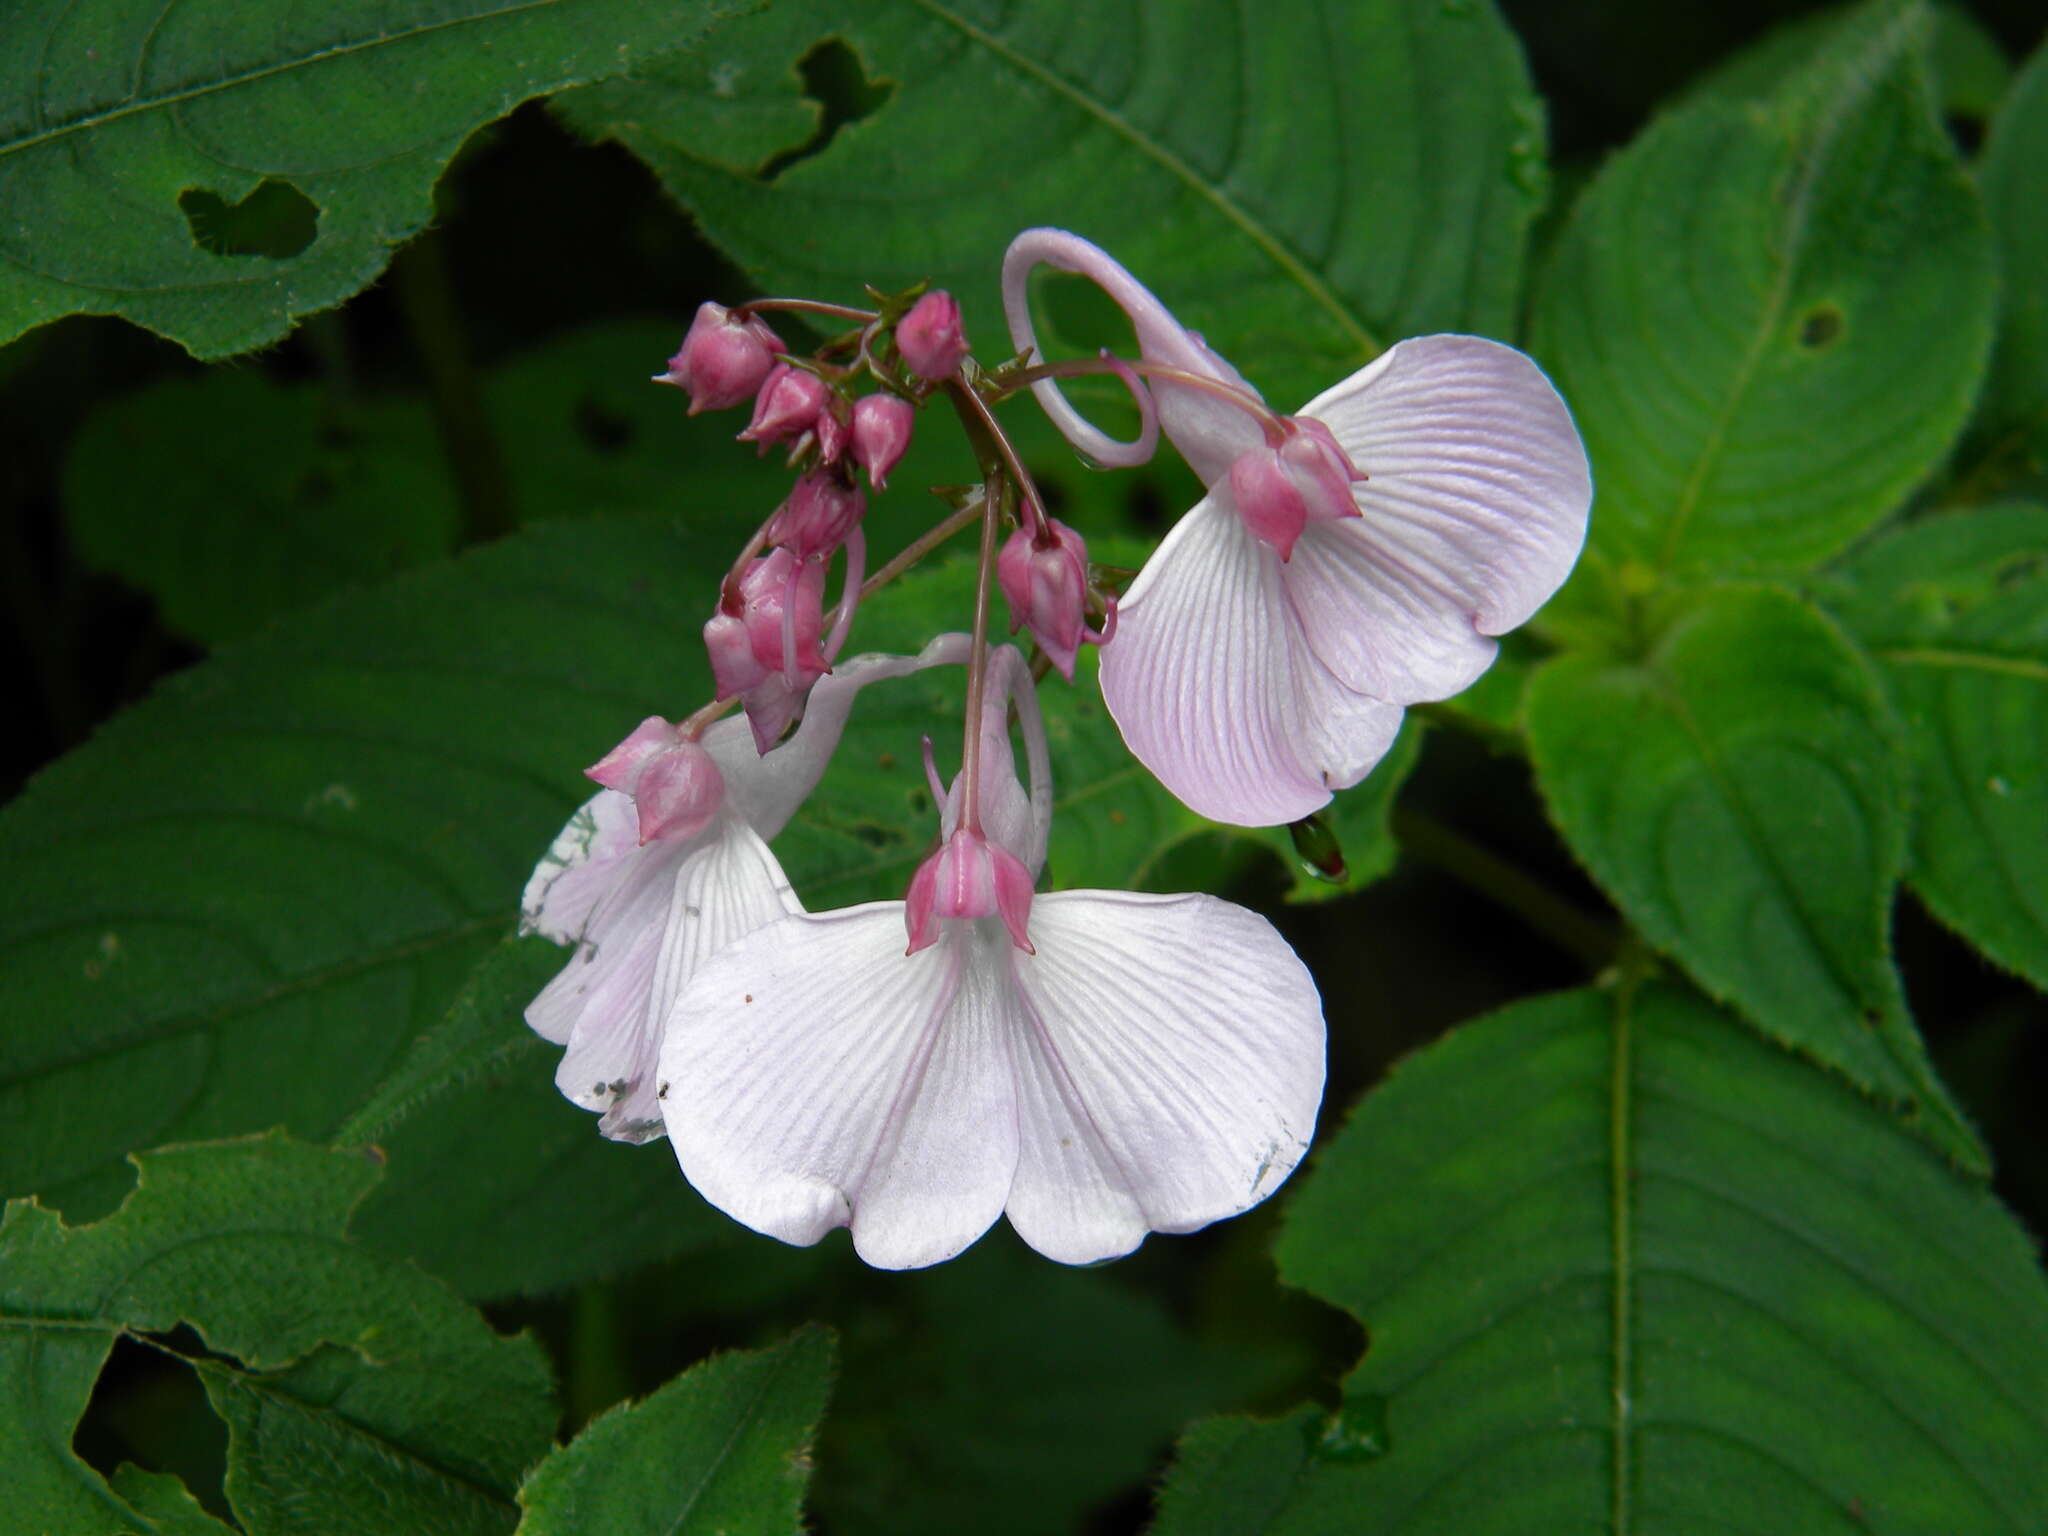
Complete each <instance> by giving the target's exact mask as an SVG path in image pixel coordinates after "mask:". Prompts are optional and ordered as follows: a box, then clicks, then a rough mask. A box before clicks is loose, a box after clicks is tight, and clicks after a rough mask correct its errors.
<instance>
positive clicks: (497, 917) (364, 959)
mask: <svg viewBox="0 0 2048 1536" xmlns="http://www.w3.org/2000/svg"><path fill="white" fill-rule="evenodd" d="M511 921H512V914H511V913H509V912H499V913H492V914H490V915H489V916H485V917H473V918H470V919H469V920H467V921H466V922H461V923H457V924H456V925H454V926H453V927H451V928H444V929H441V930H440V931H439V932H437V933H433V934H428V935H425V936H423V937H421V938H417V939H412V940H409V941H407V942H406V943H404V944H398V945H393V946H391V947H390V948H387V949H380V950H377V951H375V952H374V953H372V954H367V955H358V956H356V957H355V958H353V959H350V960H344V961H339V962H337V963H335V964H333V965H327V966H321V967H319V968H317V969H315V970H311V971H307V972H304V973H303V974H301V975H298V976H294V977H292V978H291V979H290V980H289V981H281V982H278V983H277V984H276V985H275V986H272V987H267V988H265V989H264V990H263V991H261V992H258V993H255V994H253V995H251V996H248V997H240V998H236V999H234V1000H233V1001H230V1002H226V1003H222V1004H221V1005H220V1006H218V1007H215V1008H210V1009H198V1010H194V1011H193V1012H190V1013H174V1014H169V1015H166V1016H165V1017H164V1018H161V1019H158V1020H157V1021H156V1022H155V1023H154V1024H152V1025H151V1026H150V1027H149V1028H148V1029H146V1030H142V1031H140V1032H138V1033H136V1034H133V1035H125V1036H123V1037H122V1038H121V1039H120V1040H119V1041H117V1042H114V1043H113V1044H112V1045H109V1044H107V1042H104V1041H102V1042H99V1043H98V1044H97V1045H95V1046H94V1047H93V1048H92V1049H90V1050H87V1051H83V1052H75V1053H73V1054H71V1055H67V1056H57V1057H50V1058H47V1059H45V1060H42V1061H39V1062H37V1063H36V1065H35V1066H34V1067H33V1068H31V1069H30V1070H28V1071H25V1072H13V1073H0V1088H11V1087H13V1086H15V1085H16V1084H17V1083H23V1082H27V1081H29V1080H30V1079H33V1078H39V1077H47V1076H49V1075H50V1074H51V1073H53V1072H62V1071H65V1070H67V1069H69V1068H71V1067H76V1066H80V1065H83V1064H84V1063H86V1062H91V1061H97V1060H99V1059H100V1058H102V1057H104V1056H107V1055H110V1054H112V1053H113V1052H114V1051H128V1050H134V1049H137V1048H138V1047H141V1046H145V1045H154V1044H156V1043H157V1042H158V1041H160V1040H167V1039H169V1038H170V1037H171V1036H173V1035H179V1034H183V1033H185V1032H186V1031H188V1030H193V1029H206V1028H211V1027H213V1026H214V1025H216V1024H225V1023H226V1022H227V1021H228V1020H229V1019H232V1018H237V1017H239V1016H240V1015H242V1014H245V1013H250V1012H253V1011H254V1010H256V1009H258V1008H263V1007H267V1006H268V1005H270V1004H271V1003H275V1002H279V1001H281V1000H283V999H285V998H288V997H295V996H298V995H299V994H301V993H305V992H311V991H315V990H317V989H319V988H321V987H324V986H327V985H329V984H330V983H333V982H338V981H348V980H351V979H352V978H354V977H357V976H361V975H366V974H368V973H369V972H371V971H375V970H378V969H380V968H381V967H383V966H386V965H394V964H397V963H399V962H401V961H405V960H412V959H416V958H417V957H419V956H421V955H426V954H432V953H433V952H434V951H435V950H438V949H445V948H447V947H449V946H451V945H454V944H459V943H461V942H462V941H463V940H465V939H471V938H474V937H476V936H477V935H478V934H480V933H487V932H490V931H492V930H500V931H502V930H503V929H505V928H506V927H507V926H509V925H510V923H511Z"/></svg>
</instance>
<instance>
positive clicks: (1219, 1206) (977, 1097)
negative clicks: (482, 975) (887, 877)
mask: <svg viewBox="0 0 2048 1536" xmlns="http://www.w3.org/2000/svg"><path fill="white" fill-rule="evenodd" d="M991 667H992V671H991V679H990V681H991V685H992V686H991V687H990V689H989V703H988V706H987V707H986V709H985V710H984V713H983V719H982V749H983V755H982V760H983V764H984V769H983V774H982V785H981V790H980V796H979V799H980V807H979V819H980V822H981V825H980V827H979V828H978V829H977V828H969V829H965V830H968V831H974V832H977V833H978V835H979V836H980V837H982V838H984V839H985V840H986V842H987V843H988V844H989V845H991V847H1000V848H1001V849H1002V850H1003V852H1004V854H1005V855H1006V856H1008V857H1010V858H1013V859H1014V860H1016V861H1017V862H1018V863H1020V864H1022V865H1023V866H1024V867H1025V869H1026V870H1027V871H1029V872H1030V873H1031V874H1032V875H1033V876H1034V877H1035V874H1036V872H1037V870H1038V869H1039V867H1040V866H1041V865H1042V863H1043V860H1044V849H1045V834H1046V826H1047V820H1048V813H1049V806H1050V793H1051V791H1050V781H1049V779H1048V778H1047V777H1046V772H1045V749H1044V736H1043V731H1042V729H1041V727H1040V725H1039V722H1038V717H1037V710H1036V706H1035V703H1034V702H1033V695H1032V693H1031V688H1030V682H1029V678H1028V671H1027V669H1026V668H1025V666H1024V663H1023V660H1022V658H1021V657H1020V656H1018V654H1017V653H1016V652H1015V651H1014V650H1013V649H1011V648H1009V647H1004V648H1003V649H1001V650H1000V651H997V652H995V653H994V654H993V655H992V657H991ZM997 683H1000V684H1001V686H995V684H997ZM1012 698H1014V699H1015V701H1016V702H1017V704H1018V707H1019V715H1020V722H1021V725H1022V729H1023V731H1024V735H1025V746H1026V750H1027V753H1029V755H1030V757H1031V766H1032V775H1031V776H1032V788H1031V792H1030V794H1029V795H1028V796H1027V795H1026V794H1025V792H1024V791H1023V789H1022V788H1021V786H1020V785H1019V784H1018V782H1017V777H1016V773H1015V769H1014V766H1013V764H1012V761H1011V755H1010V746H1009V731H1008V726H1007V711H1008V708H1009V702H1010V699H1012ZM961 789H962V785H961V783H960V782H959V781H957V780H956V782H955V784H954V786H953V789H952V792H951V793H950V795H949V796H948V798H947V803H946V810H945V814H944V817H943V819H942V824H941V832H942V835H943V838H944V845H943V846H942V849H941V853H940V854H938V855H934V859H940V858H943V857H944V853H945V848H947V847H951V846H952V845H953V843H954V841H955V837H956V835H957V834H959V833H960V832H961V831H962V830H963V829H962V828H961V827H960V826H959V825H958V822H957V818H958V816H959V814H960V798H961ZM939 873H940V872H939V871H937V870H935V871H934V883H935V884H936V883H938V876H939ZM983 873H987V874H988V876H989V879H988V881H987V882H986V886H985V887H984V884H983V882H982V881H980V880H979V878H978V877H971V878H967V879H965V880H963V881H961V882H960V889H959V890H958V891H956V893H955V894H956V895H957V896H958V898H959V899H958V900H957V901H956V902H955V903H954V905H955V906H956V907H957V908H958V909H959V910H963V911H965V910H977V911H979V910H983V909H985V908H993V910H990V911H988V914H987V915H984V916H976V917H967V916H959V917H947V916H944V915H941V911H940V908H939V906H938V904H936V903H935V904H934V909H933V910H932V911H931V912H930V913H928V914H927V921H929V922H930V923H932V924H933V925H934V926H935V927H936V930H937V932H936V935H935V936H933V938H932V941H931V942H929V943H928V944H926V945H924V946H923V947H920V948H917V949H916V950H915V952H914V953H910V954H906V953H905V946H904V936H905V931H906V915H907V914H906V904H905V903H904V902H900V901H885V902H875V903H872V904H870V905H867V906H861V907H853V908H849V909H847V910H845V911H840V912H828V913H822V914H818V915H815V916H813V915H808V914H800V913H792V914H791V915H789V916H786V917H781V918H777V919H776V920H775V921H773V922H771V923H769V924H767V925H766V926H764V927H762V928H760V929H757V930H756V931H755V932H753V933H751V934H749V935H747V936H746V937H745V938H742V939H740V940H738V941H737V942H736V943H734V944H732V945H731V946H729V947H727V948H726V949H724V950H722V951H720V952H719V954H718V955H717V956H715V957H714V958H712V959H711V960H710V961H709V962H708V963H706V964H705V965H704V966H702V967H701V968H700V969H699V970H698V971H697V973H696V975H695V976H694V978H693V979H692V981H691V982H690V984H689V985H688V986H687V987H686V988H685V989H684V990H683V992H682V994H681V995H680V996H679V997H678V999H677V1001H676V1005H675V1009H674V1011H673V1012H672V1014H671V1015H670V1018H669V1024H668V1029H667V1034H666V1038H665V1040H664V1043H663V1046H662V1054H661V1077H662V1079H663V1081H664V1082H665V1083H666V1084H667V1087H668V1093H667V1097H666V1098H664V1099H663V1100H662V1101H661V1102H662V1109H663V1111H664V1113H665V1114H666V1116H667V1117H668V1126H669V1139H670V1143H671V1145H672V1146H673V1147H674V1148H675V1152H676V1157H677V1159H678V1161H679V1162H680V1164H681V1166H682V1169H683V1172H684V1174H685V1176H687V1177H688V1179H689V1180H690V1182H691V1183H692V1184H693V1185H694V1186H695V1187H696V1188H697V1190H698V1192H699V1193H701V1194H702V1195H703V1196H704V1197H705V1198H706V1199H707V1200H709V1201H710V1202H711V1203H712V1204H714V1205H716V1206H718V1207H719V1208H720V1209H721V1210H723V1211H725V1212H726V1213H727V1214H728V1215H730V1216H732V1217H734V1218H735V1219H736V1220H738V1221H741V1222H743V1223H745V1224H746V1225H747V1226H750V1227H753V1228H754V1229H755V1230H757V1231H760V1232H765V1233H768V1234H769V1235H771V1236H774V1237H779V1238H781V1239H782V1240H784V1241H785V1242H791V1243H802V1244H808V1243H814V1242H816V1241H817V1240H818V1239H819V1238H821V1237H823V1236H824V1235H825V1234H826V1233H827V1232H829V1231H831V1230H832V1229H833V1228H834V1227H841V1226H849V1227H851V1228H852V1231H853V1243H854V1247H855V1249H856V1250H857V1251H858V1252H859V1254H860V1255H861V1257H862V1258H864V1259H865V1260H867V1262H869V1263H870V1264H873V1265H876V1266H877V1267H879V1268H885V1269H908V1268H916V1267H919V1266H922V1265H927V1264H935V1263H938V1262H940V1261H941V1260H944V1259H948V1258H951V1257H953V1256H954V1255H955V1254H957V1253H959V1252H960V1251H961V1250H962V1249H963V1248H965V1247H966V1246H967V1245H968V1244H970V1243H972V1242H973V1241H974V1240H975V1239H976V1238H977V1237H979V1236H980V1235H981V1234H982V1233H983V1232H984V1231H985V1230H987V1228H988V1227H989V1226H990V1225H991V1224H992V1223H993V1222H994V1221H995V1220H996V1218H997V1217H999V1216H1003V1215H1007V1216H1008V1217H1009V1219H1010V1222H1011V1225H1013V1226H1014V1227H1015V1228H1016V1229H1017V1232H1018V1234H1019V1235H1020V1236H1021V1237H1023V1239H1024V1240H1025V1241H1026V1242H1027V1243H1029V1244H1030V1245H1031V1246H1032V1247H1034V1248H1036V1249H1037V1250H1039V1251H1040V1252H1041V1253H1044V1254H1046V1255H1047V1256H1048V1257H1050V1258H1053V1259H1057V1260H1059V1261H1061V1262H1063V1263H1070V1264H1087V1263H1094V1262H1097V1261H1099V1260H1102V1259H1108V1258H1114V1257H1116V1256H1117V1255H1119V1254H1124V1253H1128V1252H1130V1251H1131V1249H1133V1248H1135V1247H1136V1246H1137V1245H1138V1244H1139V1243H1140V1242H1141V1241H1143V1239H1144V1237H1145V1235H1146V1234H1147V1233H1148V1232H1187V1231H1192V1230H1194V1229H1195V1228H1197V1227H1202V1226H1206V1225H1208V1224H1209V1223H1210V1222H1213V1221H1217V1220H1220V1219H1222V1218H1224V1217H1227V1216H1232V1215H1236V1214H1237V1213H1239V1212H1241V1211H1244V1210H1247V1209H1249V1208H1250V1207H1251V1206H1253V1205H1256V1204H1258V1203H1259V1202H1260V1201H1261V1200H1263V1199H1265V1198H1266V1197H1267V1196H1268V1195H1270V1194H1271V1193H1272V1192H1273V1191H1274V1189H1275V1188H1277V1187H1278V1186H1279V1184H1280V1183H1281V1181H1282V1180H1283V1179H1285V1178H1286V1176H1287V1175H1288V1173H1289V1172H1290V1171H1291V1170H1292V1169H1293V1168H1294V1166H1295V1164H1296V1163H1297V1162H1299V1161H1300V1159H1301V1157H1302V1155H1303V1153H1304V1151H1305V1150H1306V1148H1307V1146H1308V1140H1309V1136H1310V1134H1311V1131H1312V1129H1313V1126H1314V1123H1315V1116H1316V1109H1317V1106H1318V1104H1319V1102H1320V1100H1321V1097H1322V1086H1323V1020H1322V1006H1321V1002H1320V1000H1319V999H1318V998H1317V995H1316V990H1315V986H1314V983H1313V982H1312V981H1311V980H1310V978H1309V975H1308V972H1307V971H1306V969H1305V968H1304V967H1303V966H1302V964H1301V962H1300V961H1299V960H1298V959H1296V958H1295V956H1294V954H1293V952H1292V951H1291V950H1290V949H1289V948H1288V947H1287V944H1286V942H1285V941H1284V940H1282V939H1281V938H1280V936H1279V935H1278V934H1277V933H1275V932H1274V931H1273V928H1272V926H1271V925H1270V924H1269V923H1267V922H1266V920H1265V919H1264V918H1262V917H1260V916H1258V915H1257V914H1256V913H1253V912H1249V911H1246V910H1245V909H1244V908H1242V907H1237V906H1233V905H1232V904H1230V903H1229V902H1226V901H1222V900H1219V899H1218V898H1216V897H1213V896H1154V895H1143V894H1137V893H1128V892H1121V891H1053V892H1048V893H1041V894H1039V895H1036V896H1035V897H1032V898H1030V900H1029V903H1028V918H1021V919H1017V920H1019V921H1025V922H1028V930H1029V931H1028V940H1027V942H1028V943H1029V944H1030V946H1031V948H1030V949H1029V950H1027V949H1025V948H1023V947H1020V944H1019V942H1018V935H1017V934H1015V933H1013V931H1012V930H1011V928H1010V926H1009V923H1008V922H1007V921H1006V915H1005V913H1004V911H1003V910H1002V909H1003V905H1004V901H1003V893H1002V890H1001V888H1000V883H999V876H998V872H997V871H995V870H994V869H993V868H991V869H989V870H987V871H984V872H983ZM970 875H973V872H970ZM1012 896H1013V898H1014V893H1012ZM983 898H986V899H985V900H984V899H983ZM1009 905H1010V907H1011V913H1010V914H1009V915H1010V916H1011V917H1015V909H1016V908H1017V906H1018V905H1019V903H1018V902H1016V901H1015V900H1014V899H1012V900H1011V902H1010V904H1009Z"/></svg>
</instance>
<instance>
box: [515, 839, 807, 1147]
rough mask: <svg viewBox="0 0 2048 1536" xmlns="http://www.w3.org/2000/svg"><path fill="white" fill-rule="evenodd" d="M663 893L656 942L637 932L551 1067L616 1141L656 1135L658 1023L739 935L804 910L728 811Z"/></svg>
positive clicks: (761, 846)
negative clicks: (625, 956) (628, 950)
mask: <svg viewBox="0 0 2048 1536" xmlns="http://www.w3.org/2000/svg"><path fill="white" fill-rule="evenodd" d="M665 895H666V900H665V902H664V903H663V904H662V907H661V922H660V925H659V927H658V928H657V929H656V930H655V943H654V944H653V945H652V946H651V947H650V946H649V945H648V943H647V940H646V937H645V934H644V933H639V934H636V936H635V948H634V950H633V952H632V954H631V956H630V958H629V959H628V960H627V962H626V963H625V964H622V965H621V966H619V967H618V970H617V974H616V975H610V976H606V977H605V978H604V979H603V981H602V982H601V983H600V984H599V990H600V992H601V997H600V999H599V1002H598V1004H597V1005H595V1006H587V1007H585V1008H584V1009H583V1010H582V1012H581V1014H580V1015H579V1017H578V1018H577V1020H576V1023H575V1028H574V1030H573V1032H572V1033H571V1034H570V1036H569V1039H568V1047H569V1048H568V1050H567V1051H565V1052H564V1053H563V1056H562V1060H561V1063H560V1064H559V1065H558V1066H557V1067H556V1069H555V1086H556V1087H557V1088H559V1089H561V1090H562V1094H563V1096H564V1097H565V1098H567V1099H568V1100H569V1101H570V1102H571V1103H574V1104H578V1105H581V1106H582V1107H583V1108H584V1109H588V1110H593V1111H602V1113H603V1115H604V1118H603V1119H602V1120H600V1121H599V1122H598V1129H599V1131H601V1132H602V1133H603V1134H604V1135H605V1136H607V1137H609V1138H610V1139H611V1140H613V1141H627V1142H634V1143H639V1142H646V1141H652V1140H654V1139H655V1138H656V1137H658V1136H660V1135H661V1134H662V1121H661V1105H660V1103H659V1093H658V1084H657V1074H658V1071H659V1056H660V1051H661V1021H662V1020H664V1019H666V1018H667V1017H668V1011H669V1007H670V1005H671V1004H672V1003H673V1002H674V1001H675V998H676V994H677V993H679V992H680V991H681V990H682V989H683V986H684V985H685V984H686V983H687V982H688V981H689V979H690V977H691V976H692V975H694V974H695V973H696V971H697V969H698V967H699V966H701V965H702V964H703V962H704V961H705V960H707V959H708V958H710V956H711V955H713V954H715V953H716V952H717V951H718V950H720V949H722V948H723V947H724V946H725V945H727V944H729V943H731V942H732V941H733V940H734V939H737V938H739V937H741V936H742V935H743V934H748V933H751V932H753V931H754V930H755V929H756V928H759V927H761V926H763V925H764V924H767V923H771V922H773V921H774V920H775V919H776V918H778V917H781V916H783V915H784V914H786V913H788V912H792V911H800V910H802V909H801V908H800V907H799V906H798V905H797V902H796V895H795V893H794V892H793V891H791V890H790V888H789V880H788V877H787V876H785V875H784V874H783V872H782V866H781V865H780V864H778V863H776V862H775V855H774V854H772V853H770V852H769V851H768V845H767V844H766V843H764V842H762V841H761V839H760V838H759V837H757V836H755V834H754V831H753V829H752V828H751V827H749V826H748V825H747V824H746V823H745V822H743V821H741V820H740V819H739V818H738V817H737V816H734V815H732V814H731V813H730V812H728V813H726V814H724V815H722V816H721V817H720V818H719V820H718V821H717V822H716V823H715V824H714V826H713V829H712V834H711V835H710V836H708V837H707V838H704V839H701V840H699V841H698V843H697V844H696V846H694V847H692V848H691V849H690V850H689V852H687V853H686V854H684V855H683V857H682V859H681V861H680V863H679V864H676V866H675V873H674V878H673V880H671V881H670V882H669V888H668V890H667V892H666V893H665ZM570 965H571V969H572V970H573V968H574V965H575V962H574V961H571V963H570ZM559 979H560V978H557V980H558V981H559ZM542 996H543V997H545V996H546V994H545V993H543V994H542Z"/></svg>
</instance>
